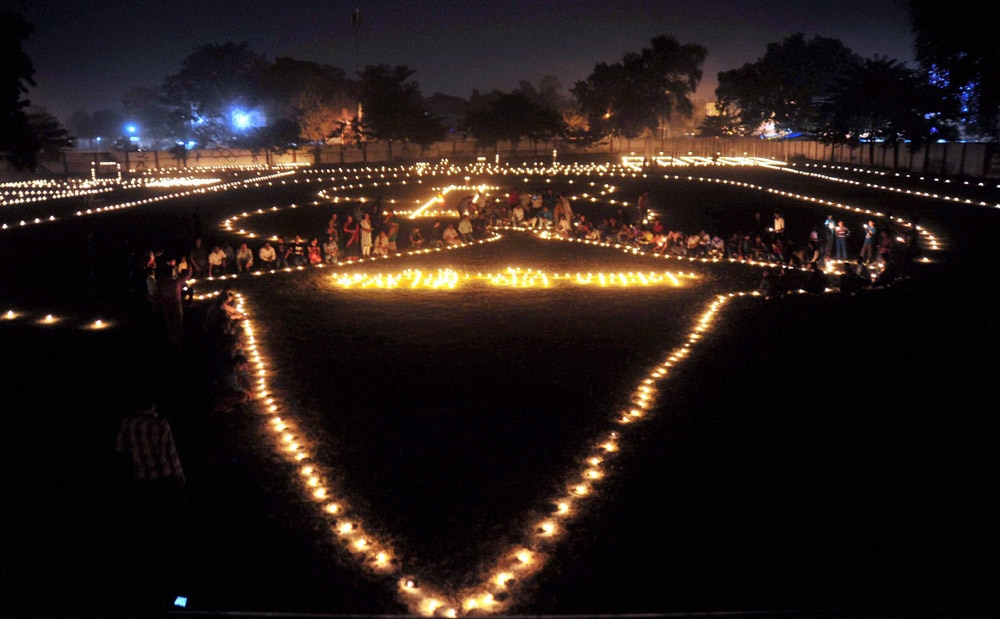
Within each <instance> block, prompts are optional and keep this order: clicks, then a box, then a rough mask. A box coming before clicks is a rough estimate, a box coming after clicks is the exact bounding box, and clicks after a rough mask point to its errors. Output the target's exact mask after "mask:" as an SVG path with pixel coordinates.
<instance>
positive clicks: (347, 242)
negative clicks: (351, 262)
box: [344, 215, 361, 258]
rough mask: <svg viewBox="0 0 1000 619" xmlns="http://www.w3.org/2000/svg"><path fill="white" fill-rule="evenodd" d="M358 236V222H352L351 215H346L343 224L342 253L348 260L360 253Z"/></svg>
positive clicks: (352, 217)
mask: <svg viewBox="0 0 1000 619" xmlns="http://www.w3.org/2000/svg"><path fill="white" fill-rule="evenodd" d="M359 236H360V230H359V229H358V222H356V221H355V220H354V216H353V215H348V216H347V220H346V221H345V222H344V253H346V254H347V257H348V258H356V257H357V256H358V254H359V253H360V250H361V248H360V238H359Z"/></svg>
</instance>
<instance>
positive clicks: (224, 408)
mask: <svg viewBox="0 0 1000 619" xmlns="http://www.w3.org/2000/svg"><path fill="white" fill-rule="evenodd" d="M255 398H256V395H255V394H254V390H253V381H252V380H251V378H250V362H249V361H248V360H247V358H246V357H245V356H244V355H242V354H237V355H235V356H234V357H233V358H232V359H230V360H229V363H228V367H227V368H226V372H225V374H224V375H223V377H222V383H221V384H220V385H218V388H217V390H216V394H215V406H214V408H215V410H217V411H219V412H230V411H233V410H234V409H236V407H237V406H239V405H240V404H244V403H246V402H252V401H253V400H254V399H255Z"/></svg>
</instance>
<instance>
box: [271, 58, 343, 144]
mask: <svg viewBox="0 0 1000 619" xmlns="http://www.w3.org/2000/svg"><path fill="white" fill-rule="evenodd" d="M356 90H357V84H356V83H354V82H353V81H352V80H350V79H348V77H347V74H346V73H345V72H344V70H343V69H340V68H337V67H332V66H330V65H325V64H319V63H315V62H305V61H301V60H295V59H294V58H277V59H276V60H275V61H274V63H273V64H271V65H268V67H267V69H266V70H265V71H264V74H263V77H262V80H261V92H262V96H263V99H264V102H265V105H266V107H267V110H268V119H269V120H270V121H271V122H278V120H281V119H284V120H290V121H294V122H295V123H297V124H298V125H299V135H300V136H301V137H302V138H303V139H305V140H307V141H309V142H313V143H315V144H317V145H320V144H322V143H323V142H325V141H326V140H327V139H329V138H330V137H331V136H333V135H334V134H335V133H336V132H337V130H338V129H339V128H340V126H341V123H342V122H349V121H350V119H351V117H352V116H353V115H354V114H355V113H356V112H355V110H356V109H357V105H358V104H357V98H356V96H355V95H354V93H355V91H356Z"/></svg>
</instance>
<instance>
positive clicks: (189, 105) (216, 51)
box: [163, 42, 267, 144]
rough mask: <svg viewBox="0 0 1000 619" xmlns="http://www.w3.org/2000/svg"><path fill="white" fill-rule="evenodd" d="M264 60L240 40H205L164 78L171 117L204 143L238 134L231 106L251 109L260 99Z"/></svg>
mask: <svg viewBox="0 0 1000 619" xmlns="http://www.w3.org/2000/svg"><path fill="white" fill-rule="evenodd" d="M266 66H267V62H266V60H265V59H264V57H263V56H260V55H258V54H256V53H254V52H253V51H251V50H250V48H249V46H248V45H247V44H246V43H245V42H244V43H239V44H237V43H224V44H221V45H216V44H210V45H203V46H201V47H199V48H197V49H195V50H194V51H193V52H192V53H191V54H190V55H188V57H187V58H185V59H184V62H183V63H182V64H181V70H180V71H179V72H178V73H176V74H175V75H171V76H169V77H167V78H166V79H165V80H164V82H163V96H164V102H165V104H166V105H167V106H168V107H169V109H170V111H171V115H172V119H173V120H174V121H179V122H181V123H183V125H184V126H186V127H188V128H190V131H191V132H192V133H193V135H194V136H195V137H196V138H198V139H199V140H200V141H202V142H204V143H216V144H228V143H230V142H232V141H233V140H234V138H235V136H236V131H235V130H234V128H233V126H232V122H231V118H232V116H233V113H234V111H235V110H242V111H244V112H249V111H250V110H252V109H253V108H254V107H255V106H256V105H257V104H258V103H259V102H260V99H261V93H260V81H261V76H262V74H263V72H264V69H265V67H266Z"/></svg>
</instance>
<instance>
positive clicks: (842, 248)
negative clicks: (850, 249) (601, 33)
mask: <svg viewBox="0 0 1000 619" xmlns="http://www.w3.org/2000/svg"><path fill="white" fill-rule="evenodd" d="M850 233H851V231H850V229H849V228H848V227H847V226H845V225H844V222H843V220H841V221H838V222H837V227H836V228H834V235H835V236H836V240H837V256H836V259H837V260H847V236H848V235H849V234H850Z"/></svg>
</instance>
